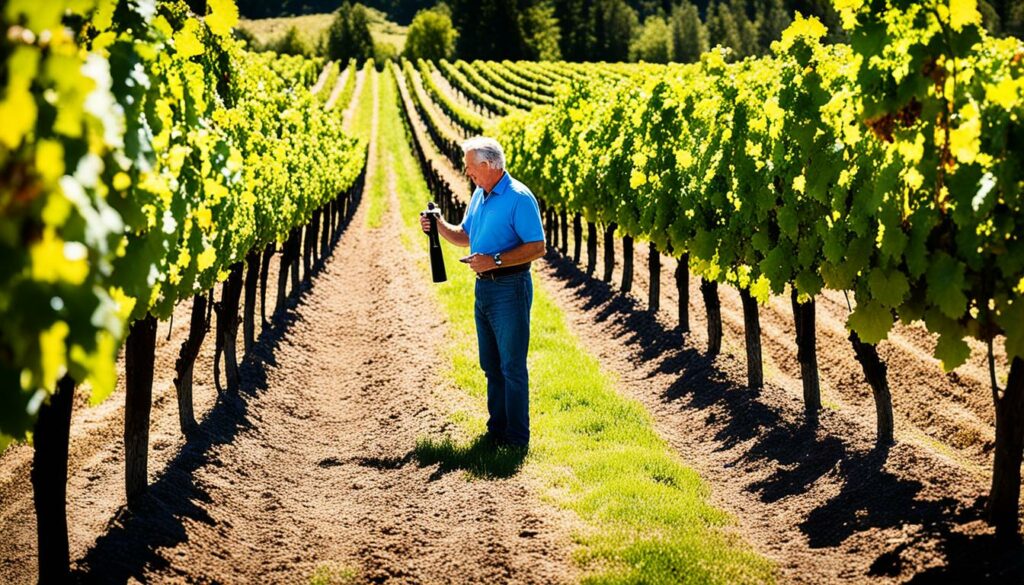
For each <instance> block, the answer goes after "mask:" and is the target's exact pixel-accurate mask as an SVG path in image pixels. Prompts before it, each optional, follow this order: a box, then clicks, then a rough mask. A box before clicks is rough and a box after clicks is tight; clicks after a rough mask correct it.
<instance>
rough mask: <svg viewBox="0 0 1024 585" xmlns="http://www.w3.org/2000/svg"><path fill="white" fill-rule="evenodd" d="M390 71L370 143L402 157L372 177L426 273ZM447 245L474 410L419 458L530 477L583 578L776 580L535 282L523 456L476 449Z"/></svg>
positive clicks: (458, 369)
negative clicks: (454, 434) (390, 179)
mask: <svg viewBox="0 0 1024 585" xmlns="http://www.w3.org/2000/svg"><path fill="white" fill-rule="evenodd" d="M387 71H388V72H387V73H386V74H385V76H384V77H383V78H382V79H381V80H380V81H381V92H380V96H381V105H380V108H381V110H380V116H379V119H380V121H381V125H380V127H379V129H378V139H379V140H380V143H379V148H380V149H381V151H384V152H389V153H393V156H394V157H395V159H396V160H397V161H402V163H401V164H393V165H392V166H390V167H387V168H382V169H381V173H382V174H386V173H388V172H393V173H395V175H396V179H397V181H396V182H397V189H398V198H399V202H400V213H401V215H402V218H403V221H404V222H405V228H406V229H405V230H404V232H403V236H402V240H403V242H404V243H405V245H406V246H407V247H408V248H409V249H410V253H412V254H415V255H418V256H419V257H420V258H422V259H423V260H422V262H421V266H420V269H421V270H422V273H423V277H424V278H429V266H428V262H427V257H428V256H427V238H426V237H425V236H423V235H422V234H421V233H420V230H419V221H418V218H417V215H418V212H419V211H420V210H421V209H423V208H424V207H425V204H426V202H427V201H428V199H429V198H430V195H429V192H428V191H427V186H426V183H425V182H424V180H423V177H422V176H421V174H420V173H419V170H418V169H417V167H416V165H415V164H414V163H413V161H414V160H415V159H414V158H413V154H412V151H411V147H410V145H409V144H408V143H407V142H406V140H407V139H406V135H405V130H404V128H403V126H402V122H401V120H402V118H401V115H400V114H399V112H398V109H397V108H398V107H399V105H398V103H397V96H396V89H395V87H394V81H393V77H392V75H391V73H390V69H389V70H387ZM395 159H393V160H395ZM374 188H377V185H376V184H375V186H374ZM380 196H381V197H387V196H388V194H387V193H383V194H381V195H380ZM444 249H445V263H446V266H447V268H448V276H449V281H448V282H447V283H445V284H442V285H438V286H436V287H435V292H436V294H437V298H438V301H439V306H440V308H441V310H442V312H443V314H444V317H445V318H447V320H448V322H449V339H450V344H449V346H448V347H447V348H446V353H447V356H448V357H449V368H448V372H447V375H448V376H449V377H450V379H451V380H452V381H453V382H454V383H455V384H457V385H458V386H459V387H461V388H463V389H465V390H466V392H468V393H469V394H470V395H471V396H472V397H474V399H475V402H476V405H477V408H476V409H474V412H472V413H466V412H459V413H455V414H454V415H453V418H454V419H456V420H458V421H459V422H460V423H461V425H462V427H463V428H464V429H465V430H466V431H467V432H468V433H469V434H470V436H475V437H476V438H475V439H472V440H470V441H459V440H456V439H453V438H436V437H427V438H423V439H421V440H420V442H419V445H418V446H417V450H416V453H417V457H418V459H419V461H420V462H421V464H425V465H426V464H435V463H436V464H440V465H441V466H442V467H448V468H449V469H462V470H465V473H466V474H467V477H468V478H469V479H470V480H476V481H481V480H483V481H486V480H488V479H491V478H500V477H509V476H511V475H514V474H516V473H526V474H530V475H532V476H534V477H537V478H539V479H540V480H541V482H542V484H543V485H544V486H545V488H546V490H545V493H544V494H543V496H544V497H546V498H548V499H549V501H551V502H553V503H554V504H556V505H558V506H560V507H563V508H566V509H569V510H572V511H574V512H575V513H576V514H578V516H579V517H580V518H581V519H582V520H583V524H584V525H585V528H584V529H583V530H581V532H580V533H579V534H576V535H574V536H575V538H576V540H577V542H578V545H579V546H578V548H577V550H576V551H575V557H576V559H577V561H578V562H579V563H580V565H581V567H582V568H583V570H584V577H583V582H584V583H602V584H603V583H652V584H657V583H666V584H667V583H765V582H772V581H774V580H775V578H776V572H775V569H774V567H773V566H772V564H771V563H770V562H769V561H768V560H766V559H764V558H763V557H760V556H759V555H757V554H756V553H754V552H753V551H752V550H750V548H749V546H748V545H747V544H746V543H744V542H743V541H742V539H740V538H739V537H738V536H736V535H735V534H734V533H731V532H728V531H726V530H723V529H724V528H726V527H727V526H728V525H729V524H730V522H731V520H730V518H729V516H728V515H727V514H726V513H724V512H722V511H720V510H717V509H715V508H714V507H712V506H711V505H710V504H709V503H708V502H707V496H708V489H707V487H706V486H705V485H704V484H703V482H702V481H701V479H700V477H699V476H698V475H697V474H696V472H694V471H693V470H691V469H689V468H687V467H686V466H685V465H683V463H682V462H681V461H680V459H679V457H678V456H676V455H675V454H674V453H673V452H672V451H671V449H670V448H669V447H668V445H666V443H665V442H664V441H663V440H661V439H660V438H659V437H658V436H657V434H656V432H655V431H654V428H653V426H652V422H651V418H650V416H649V414H648V413H647V412H646V410H645V409H644V408H643V406H641V405H640V404H639V403H638V402H636V401H634V400H630V399H626V398H624V397H622V396H620V395H619V394H618V393H617V392H616V391H615V384H614V381H613V380H612V379H611V378H610V377H609V376H608V375H607V374H606V373H604V372H602V371H601V368H600V364H599V363H598V362H597V360H595V359H594V358H593V357H591V356H590V355H588V354H587V353H586V351H584V349H583V348H582V347H581V346H580V345H579V343H578V341H577V340H576V339H575V337H574V336H573V335H572V333H571V332H570V331H569V330H568V328H567V327H566V325H565V320H564V317H563V315H562V313H561V311H560V310H559V309H558V307H557V306H556V305H555V304H554V303H553V302H552V300H551V298H550V296H549V295H548V294H547V293H546V291H544V289H543V288H542V287H539V286H537V287H535V296H534V306H533V320H532V337H531V345H530V358H529V365H530V376H531V388H530V390H531V427H532V435H533V436H532V442H531V448H530V452H529V454H527V455H526V457H525V460H524V459H523V456H522V454H521V453H519V452H516V451H514V450H511V449H500V450H498V451H493V450H491V449H488V448H487V447H486V445H484V444H483V442H482V441H481V439H480V435H481V434H482V432H483V429H484V421H485V418H484V413H485V411H486V406H485V404H486V402H485V394H486V382H485V380H484V377H483V374H482V372H481V371H480V369H479V366H478V365H477V350H476V333H475V324H474V321H473V302H474V301H473V298H474V295H473V286H474V277H473V275H472V274H471V273H470V271H469V270H468V269H466V267H464V266H463V265H462V264H460V263H458V261H457V259H458V257H459V256H460V255H461V254H462V252H463V251H462V250H457V249H455V248H454V247H452V246H448V245H445V246H444ZM535 285H536V283H535ZM439 318H440V316H439Z"/></svg>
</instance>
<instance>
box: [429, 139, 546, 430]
mask: <svg viewBox="0 0 1024 585" xmlns="http://www.w3.org/2000/svg"><path fill="white" fill-rule="evenodd" d="M462 151H463V153H464V154H465V163H466V174H467V175H469V178H470V179H472V181H473V183H474V184H475V185H476V189H475V190H474V191H473V195H472V197H471V198H470V200H469V206H468V207H467V208H466V214H465V216H464V217H463V218H462V223H460V224H459V225H454V224H450V223H448V222H446V221H444V220H441V221H438V222H437V227H438V232H439V233H440V234H441V236H442V237H443V238H444V239H446V240H448V241H449V242H451V243H452V244H455V245H456V246H461V247H465V246H469V251H470V255H469V256H467V257H466V258H463V261H464V262H466V263H467V264H469V267H470V268H471V269H472V270H473V271H474V272H476V278H477V280H476V307H475V314H476V336H477V343H478V345H479V348H480V367H481V368H482V369H483V371H484V375H485V376H486V377H487V411H488V413H489V415H490V418H489V419H488V421H487V434H488V437H489V438H490V440H491V441H492V442H493V443H494V444H496V445H512V446H516V447H526V446H528V444H529V442H530V400H529V396H530V394H529V373H528V372H527V369H526V354H527V351H528V349H529V346H530V307H531V305H532V304H533V281H532V280H531V278H530V263H531V262H532V261H534V260H536V259H537V258H540V257H541V256H543V255H544V228H543V226H542V225H541V219H540V209H539V207H538V206H537V200H536V198H534V196H533V193H531V192H530V190H529V189H527V188H526V186H525V185H523V184H522V183H520V182H519V181H517V180H515V179H513V178H512V177H511V176H510V175H509V174H508V173H507V172H506V171H505V153H504V152H503V151H502V149H501V145H500V144H498V142H497V141H495V140H494V139H491V138H483V137H476V138H471V139H469V140H467V141H466V142H464V143H463V144H462ZM420 223H421V224H422V226H423V231H428V230H429V229H430V223H429V221H428V220H427V219H426V218H423V219H421V222H420Z"/></svg>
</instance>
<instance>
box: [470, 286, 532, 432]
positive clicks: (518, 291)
mask: <svg viewBox="0 0 1024 585" xmlns="http://www.w3.org/2000/svg"><path fill="white" fill-rule="evenodd" d="M532 305H533V280H532V279H531V277H530V271H529V270H527V271H525V272H520V273H518V274H511V275H508V276H499V277H498V278H497V279H495V280H491V279H486V278H484V279H478V280H477V281H476V308H475V314H476V338H477V343H478V344H479V347H480V367H481V368H482V369H483V371H484V375H485V376H486V377H487V412H488V414H489V415H490V418H489V419H488V421H487V431H488V433H489V434H490V435H491V436H492V437H494V438H496V439H498V440H504V441H506V442H508V443H510V444H512V445H523V446H525V445H527V444H529V442H530V388H529V386H530V376H529V373H528V372H527V371H526V354H527V351H528V350H529V347H530V307H531V306H532Z"/></svg>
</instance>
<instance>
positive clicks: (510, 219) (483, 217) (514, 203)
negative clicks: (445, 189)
mask: <svg viewBox="0 0 1024 585" xmlns="http://www.w3.org/2000/svg"><path fill="white" fill-rule="evenodd" d="M461 225H462V229H463V230H465V232H466V233H467V234H468V235H469V251H470V253H478V254H496V253H498V252H504V251H506V250H511V249H512V248H515V247H517V246H519V245H520V244H525V243H528V242H543V241H544V226H543V225H542V224H541V219H540V207H539V206H538V205H537V199H536V198H535V197H534V196H533V193H532V192H530V190H529V189H528V188H527V187H526V185H524V184H522V183H520V182H519V181H517V180H515V179H513V178H512V176H511V175H509V174H508V172H507V171H506V172H505V173H504V174H503V175H502V176H501V179H499V180H498V182H497V184H495V185H494V188H493V189H491V192H490V193H486V194H485V193H484V190H483V189H482V188H480V187H477V188H476V190H474V191H473V196H472V197H470V199H469V206H467V207H466V215H465V216H464V217H463V218H462V224H461Z"/></svg>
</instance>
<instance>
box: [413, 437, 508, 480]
mask: <svg viewBox="0 0 1024 585" xmlns="http://www.w3.org/2000/svg"><path fill="white" fill-rule="evenodd" d="M413 453H414V455H415V457H416V460H417V461H418V462H419V464H420V466H421V467H427V466H430V465H437V469H436V470H435V471H434V473H433V474H432V475H431V478H430V479H431V480H432V481H433V480H436V479H440V478H441V476H443V475H445V474H447V473H451V472H453V471H465V472H466V473H468V474H469V475H470V476H471V477H474V478H479V479H503V478H507V477H512V476H513V475H515V474H517V473H519V470H520V469H522V467H523V461H525V460H526V449H525V448H522V447H508V446H501V447H497V446H495V445H493V444H492V443H491V441H490V440H489V439H488V438H487V435H486V434H483V435H480V436H478V437H476V438H475V439H473V440H471V441H469V442H456V441H455V440H453V439H451V438H450V437H445V438H442V439H433V438H425V439H420V440H419V442H418V443H417V444H416V449H415V450H414V451H413Z"/></svg>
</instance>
